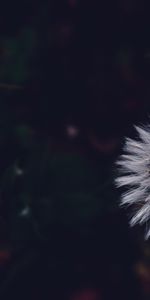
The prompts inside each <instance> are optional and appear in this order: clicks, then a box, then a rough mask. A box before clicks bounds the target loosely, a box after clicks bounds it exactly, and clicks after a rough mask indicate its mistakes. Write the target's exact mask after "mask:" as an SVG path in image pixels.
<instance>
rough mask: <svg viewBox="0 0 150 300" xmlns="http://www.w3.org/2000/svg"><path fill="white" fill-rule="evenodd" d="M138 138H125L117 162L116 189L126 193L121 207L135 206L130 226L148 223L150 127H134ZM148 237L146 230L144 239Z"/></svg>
mask: <svg viewBox="0 0 150 300" xmlns="http://www.w3.org/2000/svg"><path fill="white" fill-rule="evenodd" d="M135 128H136V130H137V132H138V134H139V138H138V140H133V139H130V138H126V142H125V146H124V152H125V153H124V154H123V155H121V156H120V159H119V160H118V161H117V166H118V167H119V177H118V178H117V179H116V184H117V187H125V188H127V191H126V192H125V193H123V195H122V197H121V205H135V208H137V210H136V212H135V214H134V215H133V217H132V219H131V222H130V223H131V226H133V225H135V224H141V225H142V224H143V223H146V224H147V223H148V221H149V220H150V127H149V126H147V127H146V128H145V127H137V126H135ZM149 236H150V228H147V232H146V238H149Z"/></svg>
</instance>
